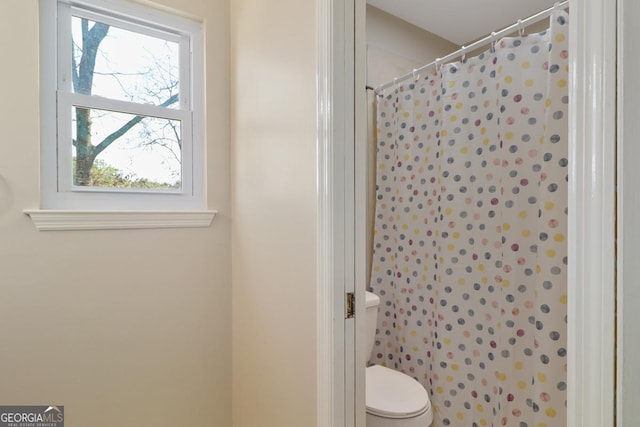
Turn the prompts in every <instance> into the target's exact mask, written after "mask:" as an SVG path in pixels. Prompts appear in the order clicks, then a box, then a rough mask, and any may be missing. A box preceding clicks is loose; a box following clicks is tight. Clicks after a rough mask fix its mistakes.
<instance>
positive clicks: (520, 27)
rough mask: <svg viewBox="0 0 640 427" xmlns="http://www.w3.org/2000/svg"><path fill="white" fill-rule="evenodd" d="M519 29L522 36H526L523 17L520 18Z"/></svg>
mask: <svg viewBox="0 0 640 427" xmlns="http://www.w3.org/2000/svg"><path fill="white" fill-rule="evenodd" d="M518 30H519V31H520V37H524V25H522V19H518Z"/></svg>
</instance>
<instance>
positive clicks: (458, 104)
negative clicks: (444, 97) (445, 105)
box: [456, 102, 464, 110]
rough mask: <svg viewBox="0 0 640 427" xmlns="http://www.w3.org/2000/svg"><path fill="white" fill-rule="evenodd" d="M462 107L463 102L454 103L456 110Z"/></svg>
mask: <svg viewBox="0 0 640 427" xmlns="http://www.w3.org/2000/svg"><path fill="white" fill-rule="evenodd" d="M462 107H464V104H463V103H462V102H458V103H456V109H457V110H461V109H462Z"/></svg>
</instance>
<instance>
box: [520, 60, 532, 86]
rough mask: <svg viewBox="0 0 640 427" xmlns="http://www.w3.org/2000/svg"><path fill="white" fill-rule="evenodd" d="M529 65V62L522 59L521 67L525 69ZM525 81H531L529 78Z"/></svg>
mask: <svg viewBox="0 0 640 427" xmlns="http://www.w3.org/2000/svg"><path fill="white" fill-rule="evenodd" d="M530 67H531V63H530V62H529V61H524V62H523V63H522V68H524V69H525V70H526V69H528V68H530ZM527 81H529V82H530V81H531V80H527Z"/></svg>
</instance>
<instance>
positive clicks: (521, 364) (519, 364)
mask: <svg viewBox="0 0 640 427" xmlns="http://www.w3.org/2000/svg"><path fill="white" fill-rule="evenodd" d="M513 366H514V367H515V368H516V369H517V370H521V369H522V367H523V366H524V365H523V363H522V362H516V363H515V365H513Z"/></svg>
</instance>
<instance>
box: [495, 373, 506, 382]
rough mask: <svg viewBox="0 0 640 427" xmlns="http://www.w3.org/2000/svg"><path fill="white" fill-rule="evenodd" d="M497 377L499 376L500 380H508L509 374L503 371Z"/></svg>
mask: <svg viewBox="0 0 640 427" xmlns="http://www.w3.org/2000/svg"><path fill="white" fill-rule="evenodd" d="M496 377H497V378H498V380H500V381H506V380H507V376H506V375H505V374H504V373H502V372H499V373H498V375H496Z"/></svg>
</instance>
